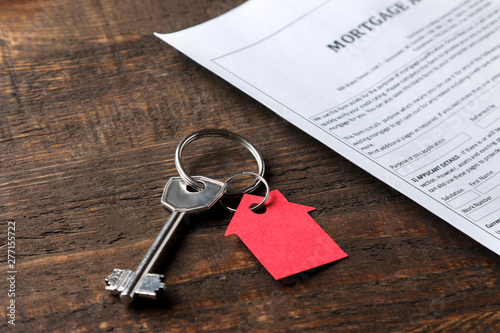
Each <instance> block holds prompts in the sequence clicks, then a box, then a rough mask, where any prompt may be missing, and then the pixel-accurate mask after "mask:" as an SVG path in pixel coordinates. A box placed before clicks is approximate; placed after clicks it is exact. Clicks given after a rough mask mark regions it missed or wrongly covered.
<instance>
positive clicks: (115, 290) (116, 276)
mask: <svg viewBox="0 0 500 333" xmlns="http://www.w3.org/2000/svg"><path fill="white" fill-rule="evenodd" d="M132 273H133V272H132V271H131V270H128V269H115V270H113V273H111V274H110V275H108V276H107V277H106V278H105V279H104V282H106V285H107V286H106V290H109V291H110V292H111V293H112V294H113V295H119V294H120V293H121V292H122V291H123V289H125V286H126V284H127V282H128V280H129V279H130V277H131V275H132Z"/></svg>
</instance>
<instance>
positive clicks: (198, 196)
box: [105, 176, 226, 303]
mask: <svg viewBox="0 0 500 333" xmlns="http://www.w3.org/2000/svg"><path fill="white" fill-rule="evenodd" d="M193 178H194V179H195V180H196V181H198V182H201V183H203V189H202V190H201V191H196V190H193V191H190V189H188V188H187V185H186V184H185V183H184V181H183V180H182V179H181V178H180V177H172V178H170V180H169V181H168V183H167V185H165V189H164V190H163V195H162V198H161V202H162V204H164V205H165V206H167V208H168V209H170V210H171V211H172V215H171V216H170V218H169V219H168V221H167V223H165V225H164V226H163V228H162V229H161V231H160V234H159V235H158V236H157V237H156V239H155V241H154V243H153V245H151V247H150V248H149V250H148V253H147V254H146V256H145V257H144V259H142V261H141V263H140V264H139V267H137V269H136V270H135V271H131V270H128V269H126V270H122V269H115V270H114V272H113V273H112V274H111V275H109V276H108V277H107V278H106V279H105V282H106V284H107V287H106V290H109V291H110V292H111V293H112V294H114V295H120V300H121V301H122V302H125V303H130V302H132V300H133V299H134V296H135V295H138V296H142V297H148V298H153V299H156V298H157V296H158V293H159V292H160V291H161V290H163V289H164V288H165V284H164V283H163V281H164V276H163V275H162V274H153V273H150V270H151V269H152V268H153V266H154V265H155V264H156V262H157V261H158V258H159V257H160V255H161V253H162V252H163V250H164V249H165V248H166V245H167V243H168V242H169V241H170V240H171V239H172V237H173V235H174V233H175V231H176V230H177V227H178V226H179V225H180V223H181V221H182V218H183V217H184V215H185V214H188V213H196V212H201V211H204V210H208V209H209V208H210V207H212V206H213V204H214V203H216V202H217V201H218V200H219V199H220V198H221V197H222V195H223V194H224V192H225V191H226V183H223V182H219V181H217V180H213V179H210V178H205V177H201V176H196V177H193Z"/></svg>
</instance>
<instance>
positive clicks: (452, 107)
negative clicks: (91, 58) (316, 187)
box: [157, 0, 500, 254]
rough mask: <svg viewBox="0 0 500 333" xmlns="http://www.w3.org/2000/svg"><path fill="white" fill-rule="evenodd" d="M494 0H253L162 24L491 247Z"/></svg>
mask: <svg viewBox="0 0 500 333" xmlns="http://www.w3.org/2000/svg"><path fill="white" fill-rule="evenodd" d="M499 30H500V4H499V3H498V2H495V1H487V0H465V1H430V0H427V1H425V0H420V1H418V0H401V1H381V0H366V1H363V0H354V1H342V0H338V1H335V0H330V1H324V0H321V1H319V0H310V1H300V0H294V1H291V0H279V1H269V0H253V1H249V2H246V3H245V4H243V5H241V6H240V7H238V8H236V9H234V10H232V11H230V12H229V13H227V14H225V15H222V16H220V17H219V18H216V19H214V20H211V21H209V22H206V23H204V24H202V25H199V26H196V27H193V28H190V29H186V30H183V31H180V32H177V33H172V34H158V35H157V36H158V37H160V38H161V39H163V40H164V41H165V42H167V43H169V44H171V45H172V46H174V47H175V48H177V49H178V50H180V51H181V52H183V53H184V54H186V55H187V56H189V57H191V58H192V59H194V60H195V61H197V62H198V63H200V64H201V65H203V66H205V67H206V68H208V69H210V70H211V71H213V72H215V73H217V74H218V75H219V76H221V77H222V78H224V79H225V80H227V81H228V82H230V83H231V84H233V85H235V86H236V87H238V88H239V89H241V90H243V91H244V92H246V93H247V94H249V95H251V96H252V97H254V98H255V99H257V100H258V101H260V102H261V103H263V104H264V105H266V106H267V107H269V108H270V109H271V110H273V111H274V112H276V113H277V114H279V115H280V116H282V117H283V118H285V119H287V120H288V121H290V122H291V123H293V124H294V125H295V126H297V127H299V128H301V129H302V130H304V131H305V132H307V133H309V134H310V135H312V136H313V137H315V138H316V139H318V140H320V141H321V142H323V143H324V144H326V145H328V146H329V147H330V148H332V149H334V150H335V151H337V152H338V153H340V154H342V155H343V156H345V157H346V158H348V159H349V160H351V161H352V162H354V163H356V164H357V165H359V166H360V167H362V168H363V169H365V170H366V171H368V172H370V173H371V174H373V175H374V176H376V177H377V178H379V179H381V180H382V181H384V182H386V183H387V184H389V185H390V186H392V187H394V188H395V189H397V190H398V191H400V192H402V193H404V194H405V195H407V196H408V197H410V198H411V199H413V200H414V201H416V202H418V203H419V204H421V205H422V206H424V207H426V208H427V209H429V210H430V211H432V212H433V213H435V214H436V215H438V216H440V217H441V218H443V219H444V220H446V221H448V222H449V223H450V224H452V225H453V226H455V227H456V228H458V229H460V230H461V231H463V232H464V233H466V234H468V235H469V236H471V237H472V238H474V239H475V240H477V241H478V242H480V243H482V244H483V245H485V246H486V247H488V248H490V249H491V250H493V251H494V252H496V253H497V254H500V108H499V105H500V89H499V85H498V83H500V31H499Z"/></svg>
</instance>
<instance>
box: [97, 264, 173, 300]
mask: <svg viewBox="0 0 500 333" xmlns="http://www.w3.org/2000/svg"><path fill="white" fill-rule="evenodd" d="M133 274H134V272H133V271H131V270H128V269H115V270H114V271H113V273H111V274H110V275H108V276H107V277H106V278H105V279H104V282H106V285H107V286H106V290H108V291H109V292H110V293H111V294H113V295H120V293H121V292H122V291H123V290H124V289H125V287H126V286H127V284H128V282H129V280H130V279H131V278H132V276H133ZM164 279H165V277H164V276H163V275H162V274H152V273H149V274H147V275H146V277H145V278H144V280H143V281H142V283H141V285H140V286H139V288H137V290H136V291H135V294H136V295H138V296H141V297H146V298H151V299H157V297H158V294H159V293H160V292H161V291H163V290H164V289H165V283H164Z"/></svg>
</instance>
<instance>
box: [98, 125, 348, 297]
mask: <svg viewBox="0 0 500 333" xmlns="http://www.w3.org/2000/svg"><path fill="white" fill-rule="evenodd" d="M202 137H223V138H226V139H230V140H232V141H235V142H237V143H240V144H241V145H242V146H244V147H245V148H247V149H248V150H249V151H250V153H252V155H253V156H254V157H255V159H256V161H257V165H258V173H253V172H244V173H242V174H237V175H234V176H232V177H230V178H229V179H227V180H226V181H225V182H220V181H217V180H214V179H211V178H207V177H202V176H193V177H191V176H189V175H188V174H187V173H186V171H185V170H184V167H183V166H182V162H181V157H182V152H183V150H184V148H185V147H186V146H187V145H188V144H189V143H191V142H193V141H195V140H197V139H199V138H202ZM175 166H176V168H177V171H178V172H179V176H180V177H172V178H170V179H169V181H168V182H167V184H166V185H165V188H164V190H163V195H162V198H161V203H162V204H163V205H165V206H166V207H167V208H168V209H169V210H171V211H172V214H171V216H170V218H169V219H168V220H167V222H166V223H165V225H164V226H163V228H162V229H161V231H160V233H159V235H158V236H157V237H156V239H155V241H154V242H153V244H152V245H151V247H150V248H149V250H148V252H147V253H146V256H145V257H144V259H143V260H142V261H141V263H140V264H139V266H138V267H137V269H136V270H135V271H131V270H128V269H115V270H114V272H113V273H112V274H110V275H109V276H108V277H106V279H105V282H106V284H107V286H106V290H108V291H110V292H111V293H112V294H114V295H119V297H120V300H121V301H122V302H125V303H131V302H132V300H133V299H134V298H135V297H136V296H139V297H145V298H151V299H156V298H157V297H158V296H159V294H160V293H161V291H162V290H163V289H164V288H165V283H164V276H163V275H162V274H155V273H152V272H151V270H152V268H153V267H154V266H155V264H156V263H157V262H158V259H159V258H160V256H161V254H162V252H163V251H164V250H165V248H166V247H167V244H168V243H169V242H170V241H171V240H172V238H173V235H174V234H175V231H176V230H177V229H178V227H179V225H180V224H181V223H182V220H183V217H184V216H185V215H186V214H190V213H197V212H201V211H205V210H208V209H210V208H211V207H212V206H213V205H214V204H215V203H216V202H217V201H220V199H221V198H222V197H231V196H235V195H241V194H243V198H242V200H241V202H240V204H239V206H238V208H237V209H236V210H235V209H233V208H230V207H228V206H227V205H225V204H223V203H222V201H220V202H221V203H222V204H223V206H224V207H225V208H226V209H228V210H229V211H231V212H235V214H234V216H233V219H232V220H231V222H230V224H229V227H228V229H227V231H226V236H228V235H231V234H237V235H238V236H239V237H240V238H241V239H242V241H243V242H244V243H245V244H246V245H247V247H248V248H249V249H250V251H251V252H252V253H253V254H254V255H255V257H256V258H257V259H258V260H259V261H260V262H261V263H262V264H263V265H264V267H265V268H266V269H267V270H268V271H269V272H270V273H271V275H272V276H273V277H274V278H275V279H281V278H284V277H287V276H290V275H293V274H297V273H300V272H302V271H305V270H308V269H311V268H314V267H317V266H320V265H323V264H326V263H329V262H332V261H335V260H338V259H342V258H345V257H347V254H345V253H344V252H343V251H342V250H341V249H340V247H339V246H338V245H337V244H336V243H335V242H334V241H333V240H332V239H331V238H330V237H329V236H328V235H327V234H326V232H325V231H324V230H323V229H321V227H320V226H319V225H318V224H317V223H316V222H315V221H314V220H313V219H312V218H311V217H310V216H309V214H308V212H310V211H312V210H314V208H312V207H306V206H302V205H297V204H294V203H291V202H288V201H287V200H286V199H285V197H284V196H283V195H282V194H281V193H280V192H279V191H277V190H275V191H270V190H269V185H268V184H267V182H266V181H265V179H264V172H265V164H264V159H263V158H262V155H261V154H260V153H259V151H258V150H257V149H256V148H255V147H254V146H253V145H252V144H251V143H250V142H249V141H248V140H246V139H245V138H243V137H242V136H240V135H238V134H236V133H233V132H230V131H227V130H223V129H205V130H200V131H197V132H194V133H192V134H190V135H188V136H186V137H185V138H184V139H182V140H181V142H180V143H179V145H178V146H177V149H176V152H175ZM244 176H252V177H254V178H255V181H254V182H252V183H251V184H250V185H248V186H246V187H243V188H241V189H239V190H233V191H229V190H227V184H228V183H229V182H230V181H232V180H233V179H235V178H238V177H244ZM261 183H263V184H264V185H265V186H266V195H265V197H264V198H261V197H258V196H254V195H249V194H247V193H250V192H252V191H254V190H255V189H256V188H257V187H258V186H259V185H260V184H261ZM193 189H194V190H193ZM260 208H265V213H262V214H260V213H257V211H258V210H259V209H260Z"/></svg>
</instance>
